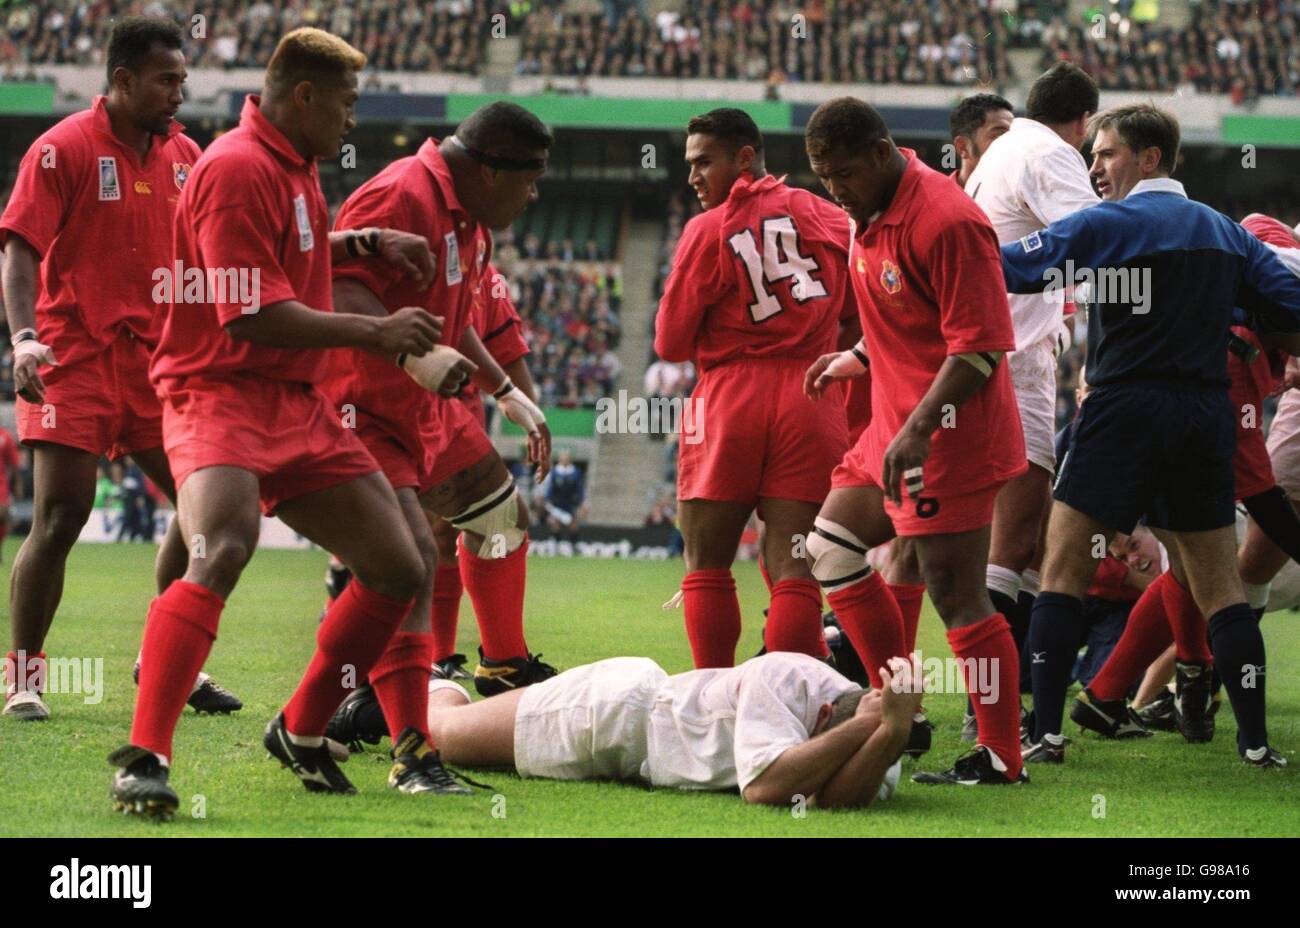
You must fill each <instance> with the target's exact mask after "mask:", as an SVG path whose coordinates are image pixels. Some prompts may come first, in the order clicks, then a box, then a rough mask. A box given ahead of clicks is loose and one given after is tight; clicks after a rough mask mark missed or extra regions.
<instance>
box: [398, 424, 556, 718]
mask: <svg viewBox="0 0 1300 928" xmlns="http://www.w3.org/2000/svg"><path fill="white" fill-rule="evenodd" d="M420 503H421V505H422V506H424V508H425V509H426V510H427V511H429V512H431V513H433V514H434V515H437V516H441V517H442V518H444V519H446V520H447V521H448V522H450V523H451V525H452V527H453V528H454V529H456V530H457V531H459V532H460V533H461V538H460V547H459V551H458V557H459V560H460V562H461V579H462V582H463V583H464V587H465V589H466V590H467V591H468V592H469V597H470V601H471V602H472V603H473V604H474V614H475V617H476V618H477V619H478V625H479V640H480V641H481V642H482V644H481V646H480V648H479V651H480V652H481V655H482V659H481V661H480V663H479V666H478V668H476V670H475V673H474V676H475V681H474V682H475V686H476V687H477V689H478V691H479V693H480V694H481V695H484V696H490V695H493V694H495V693H500V692H504V691H506V690H509V689H513V688H515V687H518V686H527V685H529V684H530V683H536V682H538V681H539V680H544V679H546V678H548V677H550V676H553V675H554V673H555V669H554V668H553V667H550V666H549V665H547V664H543V663H542V662H541V661H539V660H537V658H536V657H535V656H534V655H533V654H532V652H530V651H529V649H528V642H527V641H526V639H525V637H524V592H525V588H526V586H527V577H528V505H527V502H526V501H525V500H524V498H523V496H522V495H521V494H520V492H519V489H518V488H517V487H516V486H515V482H514V477H512V476H511V474H510V470H509V468H507V467H506V463H505V461H503V460H502V459H501V455H500V454H498V453H497V452H496V450H495V449H492V448H489V449H488V450H487V452H486V453H485V454H483V455H482V456H481V457H480V458H479V459H478V460H476V461H475V462H474V463H472V464H470V465H469V466H468V467H465V468H463V469H462V470H460V471H458V472H456V473H455V474H453V475H452V476H451V477H449V478H447V479H445V480H443V481H441V482H440V483H438V484H437V485H436V486H434V487H433V488H432V489H429V490H427V491H426V492H425V493H424V494H422V495H421V497H420ZM434 590H435V592H436V591H437V580H436V578H435V581H434Z"/></svg>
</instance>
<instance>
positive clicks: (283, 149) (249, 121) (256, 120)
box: [239, 93, 316, 168]
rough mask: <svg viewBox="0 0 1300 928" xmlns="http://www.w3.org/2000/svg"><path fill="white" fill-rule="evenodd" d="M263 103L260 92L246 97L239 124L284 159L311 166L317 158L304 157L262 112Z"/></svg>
mask: <svg viewBox="0 0 1300 928" xmlns="http://www.w3.org/2000/svg"><path fill="white" fill-rule="evenodd" d="M261 104H262V98H261V96H260V95H258V94H255V93H250V94H249V95H248V96H247V97H245V98H244V109H243V110H242V111H241V112H240V114H239V124H240V125H241V126H247V127H248V129H249V131H250V132H252V133H253V135H254V136H256V137H257V140H258V141H259V142H261V143H262V144H263V145H265V146H266V147H267V148H269V149H271V151H273V152H275V153H276V154H277V155H279V156H280V158H281V159H282V160H284V161H287V162H288V163H289V164H292V165H294V166H295V167H302V168H310V167H311V166H312V165H313V164H314V163H315V161H316V159H315V158H304V157H303V156H302V155H301V154H300V153H299V152H298V149H296V148H294V147H293V143H291V142H290V141H289V140H288V139H287V138H285V136H284V133H283V132H281V131H280V130H279V129H277V128H276V127H275V126H273V125H271V120H269V119H267V118H266V115H265V114H264V113H263V112H262V106H261Z"/></svg>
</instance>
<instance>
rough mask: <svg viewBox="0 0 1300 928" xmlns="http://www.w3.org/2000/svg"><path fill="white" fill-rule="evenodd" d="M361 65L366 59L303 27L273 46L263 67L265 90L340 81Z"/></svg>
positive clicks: (320, 31)
mask: <svg viewBox="0 0 1300 928" xmlns="http://www.w3.org/2000/svg"><path fill="white" fill-rule="evenodd" d="M365 65H366V56H365V55H364V54H362V53H361V52H359V51H357V50H356V49H355V48H353V47H352V46H351V45H349V44H348V43H347V42H345V41H343V40H342V39H340V38H339V37H338V36H336V35H333V34H331V33H328V32H326V31H325V30H324V29H314V28H312V27H310V26H303V27H302V28H300V29H295V30H293V31H292V32H289V33H286V34H285V36H284V37H283V38H281V39H280V44H279V45H277V46H276V47H275V53H274V54H272V55H271V61H270V63H269V64H268V65H267V66H266V89H267V91H268V92H276V91H287V90H289V89H290V88H292V87H295V86H297V85H298V84H299V83H301V82H302V81H310V82H311V83H313V84H328V83H333V82H342V81H343V80H344V79H345V78H346V77H347V75H348V74H350V73H352V72H354V71H360V70H361V69H362V68H364V67H365Z"/></svg>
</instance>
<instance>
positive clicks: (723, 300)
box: [655, 174, 857, 371]
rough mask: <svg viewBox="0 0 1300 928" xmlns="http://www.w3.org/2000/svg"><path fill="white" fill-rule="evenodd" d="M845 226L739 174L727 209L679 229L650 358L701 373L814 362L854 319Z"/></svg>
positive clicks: (780, 186)
mask: <svg viewBox="0 0 1300 928" xmlns="http://www.w3.org/2000/svg"><path fill="white" fill-rule="evenodd" d="M848 246H849V221H848V217H847V216H846V215H845V213H844V211H843V210H841V209H840V208H839V207H837V206H835V205H833V204H831V203H829V202H827V201H826V200H823V199H821V198H820V197H817V196H815V195H814V194H812V193H809V192H808V191H806V190H800V189H798V188H794V187H788V186H786V185H785V183H784V179H783V178H777V177H773V176H771V175H770V174H769V175H766V176H764V177H761V178H758V179H757V180H756V179H754V178H753V176H751V175H750V174H742V175H741V176H740V178H739V179H738V180H737V181H736V182H735V184H734V185H732V188H731V193H730V195H729V196H728V197H727V200H726V202H725V203H723V204H721V205H720V206H717V207H715V208H714V209H710V210H706V211H705V212H703V213H701V214H700V215H698V216H696V217H695V218H693V219H692V220H691V221H690V222H688V223H687V224H686V228H685V229H684V230H683V231H682V237H681V240H680V242H679V243H678V245H677V251H676V253H675V254H674V256H673V268H672V273H671V274H670V275H669V277H668V282H667V284H666V285H665V287H664V295H663V298H662V299H661V300H660V303H659V314H658V317H657V318H656V321H655V351H656V352H657V353H658V354H659V356H660V357H662V358H664V359H665V360H668V361H686V360H693V361H694V362H695V364H696V367H698V368H699V369H700V370H701V371H705V370H708V369H709V368H710V367H714V366H716V365H718V364H722V363H724V362H727V361H737V360H744V359H751V358H785V359H790V360H808V361H811V360H813V359H815V358H817V357H819V356H820V355H823V354H825V353H827V352H829V351H834V350H835V337H836V334H837V332H838V324H839V320H840V319H841V318H842V317H844V316H846V315H851V314H853V313H854V312H856V311H857V306H856V303H855V302H854V299H853V290H852V287H851V286H849V283H848V280H847V274H848Z"/></svg>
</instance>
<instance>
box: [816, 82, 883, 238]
mask: <svg viewBox="0 0 1300 928" xmlns="http://www.w3.org/2000/svg"><path fill="white" fill-rule="evenodd" d="M804 148H805V149H806V151H807V152H808V164H809V166H810V167H811V168H812V172H813V173H814V174H816V175H817V178H818V179H819V180H820V181H821V182H822V186H823V187H825V188H826V192H827V193H829V194H830V195H831V197H832V198H833V199H834V200H835V202H836V203H838V204H840V206H842V207H843V208H844V209H845V211H846V212H847V213H848V214H849V215H850V216H852V217H853V221H854V222H856V223H857V224H858V225H859V226H861V225H865V224H866V223H867V221H868V220H869V219H870V218H871V217H872V216H874V215H875V214H876V213H878V212H880V211H881V210H883V209H884V208H885V207H886V206H888V205H889V201H890V199H891V198H892V197H893V195H894V191H895V190H896V189H898V182H899V180H900V179H901V178H902V176H903V171H904V170H905V169H906V167H907V160H906V159H905V158H904V157H903V156H902V154H901V153H900V152H899V151H898V149H897V148H895V147H894V140H893V139H891V138H890V137H889V128H888V127H887V126H886V125H885V121H884V119H882V118H881V116H880V114H879V113H878V112H876V109H875V107H873V106H871V104H869V103H865V102H864V101H862V100H859V99H857V98H856V97H836V98H835V99H833V100H827V101H826V102H825V103H823V104H822V105H821V106H819V107H817V110H816V111H815V112H814V113H813V114H812V118H811V119H809V120H808V125H807V127H806V128H805V129H804Z"/></svg>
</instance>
